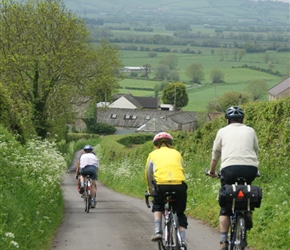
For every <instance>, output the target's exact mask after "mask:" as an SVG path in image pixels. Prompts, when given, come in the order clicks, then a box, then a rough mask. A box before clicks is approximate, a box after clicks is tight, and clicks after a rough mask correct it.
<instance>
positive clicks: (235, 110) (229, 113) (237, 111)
mask: <svg viewBox="0 0 290 250" xmlns="http://www.w3.org/2000/svg"><path fill="white" fill-rule="evenodd" d="M244 116H245V115H244V111H243V110H242V109H241V108H240V107H237V106H233V107H230V108H228V109H227V110H226V114H225V117H226V119H233V118H235V119H236V118H240V119H243V118H244Z"/></svg>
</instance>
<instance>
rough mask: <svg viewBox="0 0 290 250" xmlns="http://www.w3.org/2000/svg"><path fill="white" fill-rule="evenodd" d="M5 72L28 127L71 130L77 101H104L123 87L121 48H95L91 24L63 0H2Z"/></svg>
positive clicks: (1, 66)
mask: <svg viewBox="0 0 290 250" xmlns="http://www.w3.org/2000/svg"><path fill="white" fill-rule="evenodd" d="M0 26H1V37H0V43H1V52H0V55H1V60H0V72H1V73H0V74H1V79H2V82H3V86H4V88H7V89H9V91H10V95H11V96H10V97H11V98H12V100H13V102H14V105H15V107H16V109H17V111H18V113H19V114H20V116H21V118H22V119H21V120H22V124H24V125H23V126H24V127H25V129H26V130H31V129H30V128H29V125H30V124H31V121H33V124H34V126H35V130H36V132H37V135H39V136H41V137H47V136H48V132H50V133H57V134H59V135H60V134H61V133H65V131H66V124H67V123H70V121H72V120H73V117H74V112H73V109H72V105H73V104H78V105H80V104H81V103H83V102H89V101H92V100H101V99H102V98H104V96H105V94H106V95H107V96H109V95H110V94H111V93H112V92H114V91H115V90H116V88H117V86H118V84H117V83H118V81H119V77H118V70H119V68H120V67H121V62H120V60H119V56H118V52H117V50H116V49H115V48H114V47H113V46H112V45H110V44H109V43H107V42H105V41H102V42H101V43H100V44H99V46H98V47H97V48H95V47H93V45H92V43H91V40H90V36H89V32H88V30H87V28H86V25H85V23H84V22H83V21H82V20H81V19H79V18H77V17H76V16H75V15H74V14H72V13H71V12H70V11H68V10H67V9H66V8H65V6H64V3H63V1H62V0H49V1H40V0H30V1H27V2H25V3H19V2H13V1H10V0H7V1H2V5H1V7H0Z"/></svg>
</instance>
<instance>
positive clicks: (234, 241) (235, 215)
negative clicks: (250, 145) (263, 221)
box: [206, 172, 262, 250]
mask: <svg viewBox="0 0 290 250" xmlns="http://www.w3.org/2000/svg"><path fill="white" fill-rule="evenodd" d="M206 175H209V174H208V172H206ZM259 176H260V173H259V172H258V174H257V177H259ZM220 177H221V175H220V174H218V178H220ZM238 185H241V186H242V187H243V188H246V189H247V190H248V191H249V193H250V192H251V191H252V189H253V188H254V190H260V192H261V193H260V197H258V196H259V194H258V195H255V197H254V198H255V201H254V202H252V204H251V197H250V196H249V195H247V193H246V192H243V191H242V190H241V189H240V188H239V186H238ZM226 186H227V187H228V189H230V187H232V189H233V191H228V190H227V191H226V192H228V193H230V194H229V196H231V198H230V199H228V198H229V197H221V190H222V189H223V187H222V188H221V189H220V194H219V203H220V206H221V207H224V206H226V207H228V208H229V206H230V207H231V210H232V215H231V216H230V229H229V248H230V250H245V247H246V246H247V245H248V243H247V231H248V230H250V229H251V228H252V216H251V215H252V211H253V210H254V209H255V207H260V204H261V199H262V189H261V188H259V187H255V186H251V185H248V184H247V180H246V179H245V178H243V177H238V178H236V181H235V184H233V185H226ZM227 187H225V188H224V189H227ZM234 193H237V195H235V194H234ZM225 196H226V194H225ZM239 199H240V202H239V201H238V200H239ZM243 199H244V200H243ZM257 199H258V201H256V200H257ZM230 200H231V203H230V202H229V201H230ZM252 200H253V199H252ZM256 203H257V204H256Z"/></svg>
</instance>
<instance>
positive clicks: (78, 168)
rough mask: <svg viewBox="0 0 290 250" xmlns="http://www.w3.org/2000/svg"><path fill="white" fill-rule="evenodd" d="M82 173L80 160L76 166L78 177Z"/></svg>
mask: <svg viewBox="0 0 290 250" xmlns="http://www.w3.org/2000/svg"><path fill="white" fill-rule="evenodd" d="M79 172H80V160H78V162H77V164H76V176H78V175H79Z"/></svg>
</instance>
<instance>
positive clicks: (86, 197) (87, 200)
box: [84, 189, 91, 213]
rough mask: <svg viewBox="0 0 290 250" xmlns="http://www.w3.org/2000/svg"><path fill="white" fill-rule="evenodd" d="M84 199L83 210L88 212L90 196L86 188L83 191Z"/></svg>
mask: <svg viewBox="0 0 290 250" xmlns="http://www.w3.org/2000/svg"><path fill="white" fill-rule="evenodd" d="M84 200H85V212H87V213H89V212H90V208H91V196H90V195H89V194H88V190H87V189H86V190H85V192H84Z"/></svg>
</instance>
